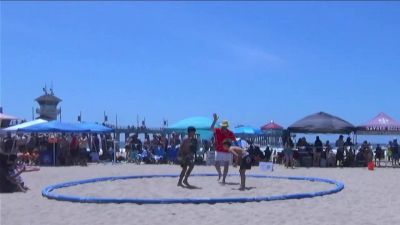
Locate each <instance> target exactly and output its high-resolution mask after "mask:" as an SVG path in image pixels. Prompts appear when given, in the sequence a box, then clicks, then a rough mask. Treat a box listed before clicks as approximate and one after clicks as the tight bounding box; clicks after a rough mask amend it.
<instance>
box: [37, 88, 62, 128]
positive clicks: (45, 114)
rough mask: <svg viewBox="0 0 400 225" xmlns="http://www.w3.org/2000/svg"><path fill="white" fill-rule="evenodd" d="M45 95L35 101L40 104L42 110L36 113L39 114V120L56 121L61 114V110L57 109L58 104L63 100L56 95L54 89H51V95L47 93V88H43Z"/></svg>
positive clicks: (39, 109)
mask: <svg viewBox="0 0 400 225" xmlns="http://www.w3.org/2000/svg"><path fill="white" fill-rule="evenodd" d="M43 92H44V95H42V96H40V97H38V98H36V99H35V101H37V102H38V104H39V106H40V108H38V109H36V113H37V114H39V116H38V117H37V118H38V119H44V120H48V121H51V120H56V119H57V116H58V115H59V114H60V113H61V109H60V108H57V105H58V103H60V102H61V101H62V100H61V99H59V98H57V97H56V96H55V95H54V92H53V89H52V88H50V93H49V92H48V91H47V87H44V88H43Z"/></svg>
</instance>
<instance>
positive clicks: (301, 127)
mask: <svg viewBox="0 0 400 225" xmlns="http://www.w3.org/2000/svg"><path fill="white" fill-rule="evenodd" d="M288 130H289V131H290V132H292V133H321V134H322V133H325V134H337V133H351V132H352V131H354V130H355V127H354V126H353V124H351V123H349V122H347V121H345V120H343V119H341V118H339V117H337V116H333V115H330V114H328V113H324V112H319V113H315V114H312V115H309V116H306V117H304V118H303V119H301V120H299V121H297V122H295V123H293V124H292V125H291V126H289V127H288Z"/></svg>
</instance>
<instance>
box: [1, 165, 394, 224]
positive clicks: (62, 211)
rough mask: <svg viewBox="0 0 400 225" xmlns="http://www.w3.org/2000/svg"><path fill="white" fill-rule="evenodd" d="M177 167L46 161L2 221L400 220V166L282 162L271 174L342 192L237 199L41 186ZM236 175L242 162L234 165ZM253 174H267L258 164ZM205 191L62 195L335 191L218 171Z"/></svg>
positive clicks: (166, 186)
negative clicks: (95, 200) (337, 186)
mask: <svg viewBox="0 0 400 225" xmlns="http://www.w3.org/2000/svg"><path fill="white" fill-rule="evenodd" d="M178 172H179V167H178V166H169V165H133V164H119V165H111V164H107V165H104V164H98V165H95V164H94V165H89V166H88V167H57V168H52V167H42V168H41V170H40V171H39V172H30V173H25V174H24V175H23V178H24V180H25V182H26V183H27V184H28V185H29V187H30V188H31V190H30V191H28V192H27V193H13V194H1V195H0V196H1V221H0V224H2V225H9V224H10V225H11V224H13V225H15V224H18V225H35V224H40V225H43V224H114V225H117V224H154V225H156V224H193V223H194V222H195V223H196V224H266V223H267V224H310V225H312V224H329V225H332V224H396V223H397V222H398V221H399V220H400V214H399V213H398V212H399V210H400V204H399V200H400V197H398V195H397V191H396V190H397V189H398V188H399V185H400V179H399V178H400V175H399V172H400V171H399V170H398V169H392V168H385V169H379V168H378V169H376V170H375V171H368V170H367V169H364V168H345V169H340V168H329V169H327V168H320V169H318V168H311V169H307V168H297V169H294V170H292V169H285V168H283V167H281V166H277V167H276V168H275V171H274V172H272V173H268V174H272V175H276V176H280V175H282V176H315V177H323V178H329V179H335V180H338V181H342V182H344V184H345V189H344V190H343V191H341V192H339V193H337V194H333V195H329V196H324V197H317V198H312V199H300V200H285V201H273V202H258V203H244V204H243V203H233V204H214V205H210V204H200V205H192V204H171V205H136V204H91V203H71V202H61V201H55V200H49V199H46V198H43V197H42V196H41V190H42V188H43V187H45V186H47V185H50V184H55V183H60V182H65V181H73V180H79V179H85V178H94V177H104V176H123V175H136V174H176V173H178ZM202 172H207V173H213V172H214V168H213V167H209V166H197V167H195V169H194V173H202ZM230 173H237V168H233V167H232V168H230ZM249 173H250V174H266V172H261V171H260V170H259V169H258V168H253V169H252V170H251V171H250V172H249ZM190 181H191V183H192V184H193V185H196V186H198V187H199V189H195V190H188V189H182V188H178V187H176V186H175V185H176V180H175V179H173V178H156V179H138V180H119V181H112V182H111V181H110V182H103V183H93V184H86V185H82V186H76V187H70V188H66V189H62V190H57V192H58V193H63V194H72V195H81V196H99V197H100V196H101V197H118V198H123V197H143V198H147V197H207V196H208V197H236V196H251V195H253V196H262V195H263V194H264V195H271V194H284V193H292V192H308V191H309V192H311V191H318V190H325V189H329V188H330V185H328V184H323V183H312V182H305V181H288V180H278V181H277V180H270V179H255V178H249V179H248V181H247V186H248V187H252V189H251V190H248V191H245V192H240V191H238V190H237V188H238V186H239V185H238V182H239V178H238V177H229V178H228V185H225V186H222V185H220V184H219V183H218V182H217V181H216V177H193V178H192V179H191V180H190Z"/></svg>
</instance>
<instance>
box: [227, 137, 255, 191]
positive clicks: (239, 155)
mask: <svg viewBox="0 0 400 225" xmlns="http://www.w3.org/2000/svg"><path fill="white" fill-rule="evenodd" d="M223 148H224V150H225V151H228V152H231V153H232V154H233V155H234V156H235V158H236V160H237V164H238V165H240V167H239V173H240V188H239V190H241V191H244V190H245V189H246V170H250V169H251V164H252V162H253V160H252V158H251V156H250V154H249V153H248V152H247V151H246V150H244V149H242V148H239V147H237V146H232V144H231V141H230V140H225V141H224V142H223Z"/></svg>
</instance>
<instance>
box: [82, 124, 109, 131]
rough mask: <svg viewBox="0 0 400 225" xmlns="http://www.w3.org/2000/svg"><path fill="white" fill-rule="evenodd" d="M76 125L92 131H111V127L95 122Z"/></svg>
mask: <svg viewBox="0 0 400 225" xmlns="http://www.w3.org/2000/svg"><path fill="white" fill-rule="evenodd" d="M77 126H79V127H81V128H83V129H87V130H90V132H92V133H111V132H113V129H111V128H109V127H106V126H103V125H101V124H97V123H80V124H77Z"/></svg>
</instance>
